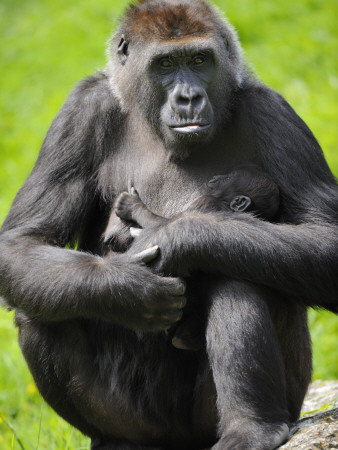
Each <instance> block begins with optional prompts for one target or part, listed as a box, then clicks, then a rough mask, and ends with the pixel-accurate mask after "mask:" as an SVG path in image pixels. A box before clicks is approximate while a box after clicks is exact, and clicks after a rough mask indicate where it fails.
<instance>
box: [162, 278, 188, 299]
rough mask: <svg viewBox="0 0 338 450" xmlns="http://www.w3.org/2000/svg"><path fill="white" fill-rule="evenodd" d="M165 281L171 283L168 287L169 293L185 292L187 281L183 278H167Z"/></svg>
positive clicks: (178, 293)
mask: <svg viewBox="0 0 338 450" xmlns="http://www.w3.org/2000/svg"><path fill="white" fill-rule="evenodd" d="M167 281H168V282H169V284H171V286H170V287H169V289H170V294H171V295H175V296H176V295H177V296H180V295H184V294H185V290H186V288H187V283H186V282H185V281H184V280H183V278H167Z"/></svg>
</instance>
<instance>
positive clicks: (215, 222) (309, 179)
mask: <svg viewBox="0 0 338 450" xmlns="http://www.w3.org/2000/svg"><path fill="white" fill-rule="evenodd" d="M242 100H243V102H242V111H243V113H242V118H241V120H242V122H243V124H244V126H246V127H247V129H246V132H247V133H251V139H252V140H253V141H254V142H255V143H256V151H257V153H258V154H259V155H260V159H261V162H262V165H263V167H264V169H265V170H266V171H267V172H268V173H269V174H270V175H271V176H272V177H273V179H274V181H275V182H276V183H277V185H278V186H279V188H280V193H281V217H280V221H281V222H285V223H283V224H272V223H268V222H264V221H262V220H259V219H257V218H255V217H252V216H251V215H249V214H245V215H244V214H236V213H233V214H232V215H231V216H229V215H224V214H222V213H209V214H204V213H198V212H195V213H193V212H187V213H183V214H181V215H180V216H179V217H178V218H174V219H172V220H171V221H169V222H168V223H167V224H162V225H160V226H158V227H157V229H156V230H154V229H152V230H149V231H148V230H145V231H144V232H143V233H142V235H141V236H140V238H138V239H137V241H136V242H135V244H134V246H133V250H134V251H135V250H136V249H141V248H144V246H145V245H146V244H147V245H150V244H151V243H156V244H158V245H159V247H160V249H161V259H160V260H159V261H158V263H157V270H159V271H162V272H164V273H172V274H185V273H189V272H191V271H194V270H202V271H207V272H221V273H224V274H226V275H227V276H229V277H233V278H238V279H246V280H250V281H253V282H255V283H258V284H262V285H267V286H270V287H272V288H276V289H277V290H279V291H281V292H284V293H286V294H287V296H288V297H294V299H295V300H296V301H297V300H299V301H301V302H305V303H306V304H307V305H311V306H315V305H318V306H322V307H325V308H328V309H330V310H332V311H336V312H338V214H337V212H338V208H337V206H338V205H337V185H336V182H335V180H334V177H333V176H332V174H331V172H330V170H329V168H328V166H327V164H326V162H325V160H324V158H323V155H322V152H321V149H320V147H319V145H318V143H317V142H316V140H315V138H314V137H313V135H312V134H311V132H310V130H309V129H308V128H307V126H306V125H305V124H304V123H303V121H302V120H301V119H300V118H299V117H298V116H297V115H296V114H295V113H294V111H293V110H292V109H291V107H290V106H289V105H288V104H287V103H286V102H285V100H283V99H282V98H281V97H280V96H279V95H278V94H276V93H275V92H273V91H271V90H269V89H267V88H265V87H262V88H256V89H252V90H250V91H249V92H247V93H245V95H243V99H242ZM239 107H240V108H241V102H239ZM250 127H252V128H250Z"/></svg>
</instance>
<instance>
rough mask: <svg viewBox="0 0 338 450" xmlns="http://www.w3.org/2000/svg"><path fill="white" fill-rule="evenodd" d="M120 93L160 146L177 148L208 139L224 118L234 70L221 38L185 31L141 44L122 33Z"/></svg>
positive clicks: (228, 103) (227, 112)
mask: <svg viewBox="0 0 338 450" xmlns="http://www.w3.org/2000/svg"><path fill="white" fill-rule="evenodd" d="M119 49H120V53H121V55H120V61H121V63H122V66H120V67H121V69H122V70H121V72H120V73H119V76H118V78H117V79H118V82H119V91H120V93H121V95H120V97H121V98H122V99H123V104H124V106H125V109H126V110H128V111H129V112H133V111H135V106H136V105H137V107H138V111H140V112H141V114H142V116H143V117H140V119H142V118H145V119H146V121H147V122H148V123H149V124H150V125H151V127H152V129H153V130H154V132H155V133H156V134H157V135H158V136H160V138H161V139H162V140H163V142H164V143H165V145H166V146H168V147H170V148H172V149H177V150H178V151H180V149H182V147H183V148H184V147H185V148H189V147H190V148H191V144H194V145H193V147H194V146H196V144H198V143H205V142H208V141H209V140H210V139H211V138H212V137H213V136H214V134H215V132H216V131H218V130H219V129H220V128H221V126H222V122H224V120H225V119H226V118H227V117H229V108H230V106H229V105H231V101H230V98H231V94H232V92H233V91H234V89H235V84H236V74H235V71H234V68H233V64H232V62H231V60H230V58H229V55H228V52H227V50H226V48H225V45H224V41H223V40H222V39H220V38H215V37H210V36H208V37H195V36H194V37H192V36H185V37H184V38H181V39H173V40H171V41H164V42H163V41H159V40H155V39H154V41H153V42H148V43H146V44H144V45H141V44H140V43H137V42H136V43H135V44H134V46H133V45H132V43H130V45H129V42H128V45H127V44H126V41H125V40H124V39H123V38H122V40H121V42H120V46H119Z"/></svg>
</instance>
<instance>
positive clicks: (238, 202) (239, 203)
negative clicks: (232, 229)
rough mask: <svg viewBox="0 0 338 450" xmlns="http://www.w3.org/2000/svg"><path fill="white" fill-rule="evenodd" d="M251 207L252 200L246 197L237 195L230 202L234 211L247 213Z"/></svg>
mask: <svg viewBox="0 0 338 450" xmlns="http://www.w3.org/2000/svg"><path fill="white" fill-rule="evenodd" d="M250 205H251V198H250V197H247V196H246V195H237V196H236V197H235V198H234V199H233V200H231V202H230V209H232V211H246V210H247V209H248V208H249V207H250Z"/></svg>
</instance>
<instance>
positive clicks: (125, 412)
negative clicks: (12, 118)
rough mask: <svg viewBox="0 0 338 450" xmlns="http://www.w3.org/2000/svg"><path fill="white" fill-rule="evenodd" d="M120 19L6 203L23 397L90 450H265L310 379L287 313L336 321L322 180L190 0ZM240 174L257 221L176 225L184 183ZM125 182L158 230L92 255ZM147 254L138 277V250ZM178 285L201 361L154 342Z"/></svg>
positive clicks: (304, 334)
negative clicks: (106, 59) (253, 187)
mask: <svg viewBox="0 0 338 450" xmlns="http://www.w3.org/2000/svg"><path fill="white" fill-rule="evenodd" d="M147 8H148V15H147ZM130 11H132V13H130V12H129V13H128V14H127V19H126V21H124V22H122V24H121V26H120V28H119V30H118V31H117V32H116V34H115V37H114V38H113V40H112V46H111V49H112V52H113V53H112V55H111V59H112V61H111V64H110V66H109V67H108V69H107V70H105V71H104V72H100V73H98V74H96V75H94V76H92V77H90V78H88V79H86V80H85V81H83V82H82V83H81V84H80V85H79V86H78V87H77V88H76V89H75V90H74V91H73V92H72V94H71V95H70V96H69V98H68V100H67V101H66V103H65V105H64V106H63V107H62V109H61V111H60V113H59V114H58V116H57V117H56V119H55V120H54V122H53V124H52V126H51V128H50V130H49V131H48V134H47V136H46V139H45V141H44V143H43V146H42V149H41V152H40V156H39V158H38V161H37V163H36V166H35V167H34V169H33V171H32V173H31V175H30V176H29V178H28V179H27V181H26V183H25V184H24V186H23V187H22V188H21V190H20V191H19V193H18V195H17V197H16V199H15V201H14V203H13V206H12V209H11V211H10V213H9V215H8V217H7V219H6V221H5V223H4V225H3V228H2V231H1V235H0V295H1V296H3V297H4V298H5V299H6V301H7V302H8V305H11V306H12V307H13V308H15V309H16V322H17V325H18V326H19V339H20V345H21V348H22V351H23V353H24V355H25V358H26V360H27V363H28V365H29V367H30V370H31V372H32V374H33V376H34V379H35V381H36V383H37V386H38V388H39V390H40V392H41V393H42V395H43V396H44V398H45V399H46V401H47V402H48V403H49V404H51V405H52V407H53V408H54V409H55V410H56V411H57V412H58V413H59V414H60V415H61V416H63V417H64V418H65V419H66V420H68V421H69V422H70V423H71V424H73V425H74V426H76V427H77V428H79V429H80V430H82V431H83V432H84V433H86V434H87V435H89V436H91V438H92V439H93V448H95V449H99V448H101V449H125V450H126V449H128V450H129V449H130V450H132V449H143V448H158V449H185V450H188V449H198V448H206V447H208V446H209V447H210V446H212V445H213V446H214V449H219V448H221V449H234V448H238V449H241V450H245V449H259V450H264V449H272V448H275V447H276V446H278V445H279V444H280V443H281V442H282V441H283V439H285V437H286V435H287V427H286V424H287V423H289V422H290V421H294V420H296V419H297V417H298V415H299V411H300V407H301V403H302V401H303V398H304V395H305V391H306V389H307V385H308V383H309V380H310V377H311V351H310V341H309V335H308V330H307V323H306V306H320V307H325V308H328V309H330V310H331V311H337V307H338V306H337V287H338V286H337V284H338V274H337V271H338V261H337V258H338V251H337V250H338V233H337V222H338V217H337V185H336V181H335V179H334V177H333V175H332V174H331V172H330V170H329V168H328V166H327V164H326V162H325V160H324V158H323V154H322V152H321V149H320V147H319V145H318V143H317V141H316V140H315V138H314V137H313V135H312V133H311V132H310V130H309V129H308V128H307V126H306V125H305V124H304V123H303V121H302V120H301V119H300V118H299V117H298V116H297V115H296V114H295V112H294V111H293V110H292V108H291V107H290V106H289V105H288V104H287V103H286V101H285V100H283V98H282V97H280V96H279V95H278V94H277V93H275V92H274V91H272V90H270V89H269V88H267V87H266V86H264V85H263V84H261V83H260V82H258V81H256V80H255V79H254V78H253V76H252V75H251V74H250V73H249V72H248V71H247V70H246V69H245V67H244V64H243V60H242V58H241V54H240V50H239V46H238V43H237V41H236V37H235V35H234V32H233V31H232V29H231V27H230V26H229V25H228V24H227V23H226V22H224V21H222V19H221V18H220V17H218V15H217V13H215V12H214V11H213V10H212V9H210V8H208V6H206V5H205V4H204V3H203V2H201V1H200V0H196V1H194V2H190V1H187V0H182V2H181V3H180V4H178V3H177V2H175V1H172V0H167V1H165V0H163V1H161V0H148V1H142V2H140V4H134V5H133V6H132V7H131V9H130ZM200 11H202V12H203V14H200ZM150 16H151V17H152V20H154V21H156V23H155V22H152V21H150V20H148V19H149V17H150ZM142 17H143V19H142V20H146V19H145V18H144V17H146V18H148V19H147V20H148V22H147V23H146V25H147V26H146V27H145V26H143V25H145V24H144V23H142V20H141V21H140V20H139V19H140V18H142ZM163 17H165V18H166V19H165V20H164V19H162V18H163ZM204 17H205V19H204ZM133 18H136V19H137V22H133V20H134V19H133ZM161 20H163V21H164V22H163V23H162V22H161ZM188 20H190V23H186V21H188ZM203 20H205V21H206V22H207V23H204V22H203ZM152 23H154V26H152ZM203 23H204V25H205V27H204V28H203V26H204V25H203ZM168 24H169V25H168ZM170 24H179V28H177V29H176V28H175V30H174V29H173V30H170V29H169V30H168V29H167V30H166V29H165V26H170ZM155 25H156V26H155ZM154 29H163V32H161V33H162V34H161V35H160V36H157V35H156V33H154V32H153V30H154ZM142 30H146V31H142ZM147 30H148V31H147ZM171 31H172V33H171ZM185 32H186V34H187V35H186V36H185V35H184V33H185ZM170 33H171V34H170ZM175 33H176V34H177V36H176V34H175ZM189 33H191V34H189ZM122 35H123V39H124V40H125V42H127V43H128V45H127V47H126V46H124V50H123V60H122V61H121V58H120V56H121V55H119V54H118V48H119V43H120V42H121V37H122ZM167 35H169V36H171V39H169V40H168V39H166V36H167ZM149 36H151V38H149ZM149 39H150V41H149ZM150 44H151V45H150ZM120 53H121V52H120ZM201 56H202V58H201ZM168 57H169V60H170V64H169V66H167V63H163V64H162V61H164V60H166V59H168ZM163 58H164V59H163ZM196 58H197V59H196ZM201 61H202V62H201ZM171 63H172V64H173V65H171ZM167 69H168V71H167ZM182 125H183V128H184V126H185V128H184V129H177V127H181V126H182ZM175 127H176V129H175ZM189 127H190V128H189ZM243 164H245V165H248V164H249V165H250V164H254V165H257V166H259V167H260V168H262V170H264V171H265V172H266V173H268V174H269V175H270V176H271V178H272V179H273V181H274V182H275V183H276V184H277V185H278V187H279V191H280V199H281V204H280V209H279V213H278V215H277V217H276V219H275V223H270V222H268V221H264V220H261V219H260V218H258V217H254V216H252V215H250V214H241V213H233V214H232V215H231V217H226V219H225V217H224V214H223V213H222V212H209V213H208V214H206V213H202V212H198V211H196V212H195V213H194V214H192V213H191V212H190V213H188V214H185V213H184V212H183V213H182V214H180V215H178V213H179V212H181V211H183V210H184V209H185V207H186V205H187V204H189V203H191V202H192V201H194V200H196V199H197V198H198V197H200V195H201V186H202V185H203V183H205V182H206V181H207V180H209V179H210V178H211V177H212V176H214V175H215V174H216V173H226V172H230V171H231V170H233V169H234V168H235V167H237V166H240V165H243ZM131 186H135V187H136V189H137V190H138V191H139V193H140V197H141V198H142V199H143V200H144V202H145V204H146V205H147V206H148V207H149V208H150V209H151V210H152V211H154V213H156V214H157V215H160V216H164V217H171V218H172V219H171V220H169V221H167V222H166V223H161V224H160V225H156V226H155V227H150V228H149V229H146V230H144V232H143V233H142V235H141V236H140V237H139V238H137V239H135V241H134V242H133V244H132V246H131V247H130V248H129V250H128V252H126V253H109V254H107V255H106V256H104V255H102V243H101V236H102V234H103V232H104V230H105V228H106V226H107V221H108V216H109V213H110V211H111V209H112V205H113V202H114V200H115V199H116V197H117V196H118V195H119V194H120V193H121V192H123V191H128V190H129V189H130V187H131ZM300 199H301V201H300ZM75 242H77V251H75V250H72V249H69V248H65V247H66V246H67V247H68V246H69V245H70V246H71V247H72V246H74V243H75ZM67 244H68V245H67ZM153 244H155V245H156V244H157V245H159V247H160V257H159V258H158V259H157V260H155V261H154V262H153V263H152V268H151V269H150V268H148V267H146V266H145V265H144V264H143V263H141V262H140V261H142V260H143V259H142V258H141V257H140V256H138V253H139V251H140V250H144V249H146V248H148V247H149V246H152V245H153ZM196 271H198V272H199V273H201V277H200V279H199V280H198V281H196V284H195V285H193V286H191V287H189V286H188V290H189V289H192V291H193V292H192V295H194V293H195V292H196V295H197V294H198V296H199V297H200V298H201V299H202V300H205V308H206V310H207V312H206V314H205V320H206V331H205V334H206V347H205V349H204V350H202V351H200V352H183V351H180V350H177V349H175V348H174V347H173V346H172V345H171V340H170V336H169V335H168V333H167V332H166V331H165V330H167V329H168V328H170V327H171V326H172V325H173V324H175V323H176V322H177V321H178V320H179V319H180V318H181V316H182V310H183V308H184V305H185V302H186V300H185V297H184V289H185V287H184V283H183V281H182V280H181V279H179V278H176V276H177V275H180V276H182V275H189V274H191V273H194V272H196ZM163 274H165V275H166V276H162V275H163ZM170 275H171V276H174V277H170ZM223 277H225V278H226V281H225V282H224V281H223ZM204 280H206V281H207V282H206V283H205V282H204ZM220 311H221V314H220ZM220 318H222V320H220Z"/></svg>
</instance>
